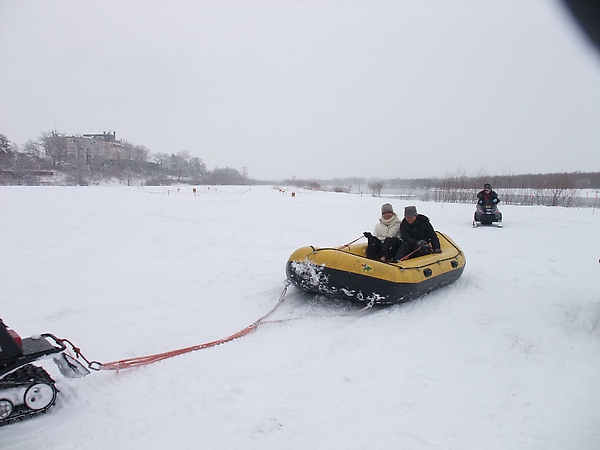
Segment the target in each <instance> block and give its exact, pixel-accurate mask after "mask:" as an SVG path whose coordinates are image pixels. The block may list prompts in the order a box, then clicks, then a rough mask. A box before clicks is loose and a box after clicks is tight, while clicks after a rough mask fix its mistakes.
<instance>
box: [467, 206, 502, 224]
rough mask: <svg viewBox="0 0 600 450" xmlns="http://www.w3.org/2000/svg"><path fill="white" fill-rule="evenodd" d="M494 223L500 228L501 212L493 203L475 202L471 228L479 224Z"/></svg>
mask: <svg viewBox="0 0 600 450" xmlns="http://www.w3.org/2000/svg"><path fill="white" fill-rule="evenodd" d="M492 224H496V226H498V227H499V228H502V213H501V212H500V210H499V209H498V206H497V205H496V204H495V203H489V204H488V203H485V204H479V203H478V204H477V207H476V209H475V214H474V216H473V228H476V227H478V226H479V225H492Z"/></svg>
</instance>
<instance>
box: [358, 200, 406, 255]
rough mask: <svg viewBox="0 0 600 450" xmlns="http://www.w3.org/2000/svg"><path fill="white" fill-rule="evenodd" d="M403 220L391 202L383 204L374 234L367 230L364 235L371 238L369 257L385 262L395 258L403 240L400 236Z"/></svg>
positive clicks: (368, 247) (368, 246)
mask: <svg viewBox="0 0 600 450" xmlns="http://www.w3.org/2000/svg"><path fill="white" fill-rule="evenodd" d="M400 223H401V220H400V219H398V216H397V215H396V213H395V212H394V208H392V205H390V204H389V203H384V204H383V205H382V206H381V217H380V218H379V222H378V223H377V225H375V229H374V230H373V234H371V233H369V232H368V231H365V232H364V233H363V235H364V236H365V237H366V238H367V239H368V240H369V244H368V245H367V258H370V259H377V260H380V261H383V262H386V261H390V260H393V258H394V255H395V254H396V252H397V251H398V248H400V244H401V243H402V241H401V240H400V238H398V235H399V231H400Z"/></svg>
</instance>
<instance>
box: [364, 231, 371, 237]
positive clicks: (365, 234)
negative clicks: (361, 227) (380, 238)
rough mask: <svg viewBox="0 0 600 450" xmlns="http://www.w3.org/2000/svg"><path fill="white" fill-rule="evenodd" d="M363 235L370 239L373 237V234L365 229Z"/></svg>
mask: <svg viewBox="0 0 600 450" xmlns="http://www.w3.org/2000/svg"><path fill="white" fill-rule="evenodd" d="M363 236H364V237H366V238H367V239H371V238H372V237H373V235H372V234H371V233H369V232H368V231H365V232H364V233H363Z"/></svg>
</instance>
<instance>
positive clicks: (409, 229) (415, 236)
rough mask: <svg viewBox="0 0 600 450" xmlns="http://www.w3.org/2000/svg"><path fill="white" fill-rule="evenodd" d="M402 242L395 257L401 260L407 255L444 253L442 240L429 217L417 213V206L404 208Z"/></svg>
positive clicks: (401, 229) (413, 256) (401, 225)
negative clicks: (441, 244)
mask: <svg viewBox="0 0 600 450" xmlns="http://www.w3.org/2000/svg"><path fill="white" fill-rule="evenodd" d="M400 238H401V239H402V244H401V245H400V248H399V249H398V252H397V253H396V257H395V258H394V259H396V260H398V261H401V260H402V259H403V258H405V257H406V256H408V255H410V258H416V257H417V256H423V255H427V254H429V253H431V252H432V251H433V253H442V250H441V248H440V240H439V239H438V237H437V234H436V232H435V230H434V229H433V226H432V225H431V222H430V221H429V217H427V216H424V215H423V214H418V213H417V207H416V206H407V207H406V208H404V220H402V222H401V223H400Z"/></svg>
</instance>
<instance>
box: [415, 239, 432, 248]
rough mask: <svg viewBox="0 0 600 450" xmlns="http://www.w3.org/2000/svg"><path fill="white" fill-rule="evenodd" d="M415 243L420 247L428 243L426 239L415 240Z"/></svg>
mask: <svg viewBox="0 0 600 450" xmlns="http://www.w3.org/2000/svg"><path fill="white" fill-rule="evenodd" d="M417 245H419V246H421V247H425V246H426V245H429V243H428V242H427V241H423V240H421V241H417Z"/></svg>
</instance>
